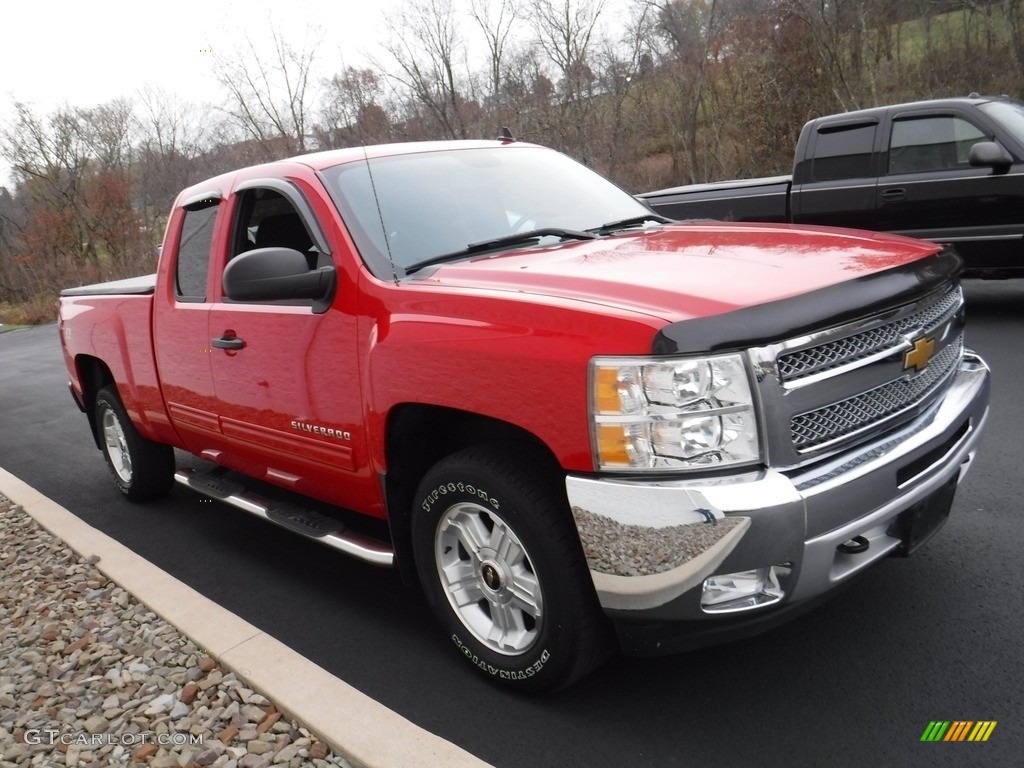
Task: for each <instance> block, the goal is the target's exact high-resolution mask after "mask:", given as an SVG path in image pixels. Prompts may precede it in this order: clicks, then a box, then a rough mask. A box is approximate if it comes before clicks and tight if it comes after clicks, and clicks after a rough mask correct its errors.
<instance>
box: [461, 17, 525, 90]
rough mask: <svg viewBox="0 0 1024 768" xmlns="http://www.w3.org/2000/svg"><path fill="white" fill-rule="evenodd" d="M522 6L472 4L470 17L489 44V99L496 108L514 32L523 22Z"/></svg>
mask: <svg viewBox="0 0 1024 768" xmlns="http://www.w3.org/2000/svg"><path fill="white" fill-rule="evenodd" d="M520 12H521V11H520V6H519V3H518V0H499V2H497V3H493V2H490V1H489V0H471V5H470V11H469V13H470V15H471V16H472V17H473V20H474V21H475V22H476V23H477V26H478V27H480V31H481V32H482V33H483V35H484V40H485V41H486V43H487V53H488V65H489V66H488V69H489V70H490V71H489V74H490V77H489V91H490V93H489V94H488V96H489V97H490V100H491V102H492V103H493V104H495V105H496V104H498V103H499V101H500V98H501V92H502V91H501V86H502V77H503V75H504V72H503V65H504V64H505V61H506V54H507V51H508V45H509V42H510V41H509V36H510V35H511V33H512V28H513V27H514V26H515V24H516V21H517V20H518V19H519V15H520Z"/></svg>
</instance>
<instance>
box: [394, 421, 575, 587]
mask: <svg viewBox="0 0 1024 768" xmlns="http://www.w3.org/2000/svg"><path fill="white" fill-rule="evenodd" d="M480 445H505V446H509V448H510V449H511V448H514V449H515V450H516V451H517V452H524V453H526V452H528V453H529V455H530V456H531V457H532V459H533V461H534V462H535V463H537V464H539V466H541V467H542V472H543V474H545V475H547V477H549V478H551V480H552V481H556V480H557V482H552V483H551V487H552V490H553V491H555V492H557V493H559V494H562V495H564V494H565V484H564V482H562V481H561V478H560V475H561V474H563V470H562V466H561V464H560V463H559V461H558V459H557V458H556V457H555V454H554V453H553V452H552V451H551V449H550V448H549V447H548V446H547V445H546V444H545V443H544V441H543V440H541V439H540V438H539V437H537V436H536V435H535V434H533V433H531V432H529V431H528V430H525V429H523V428H522V427H519V426H517V425H515V424H511V423H509V422H506V421H502V420H500V419H495V418H492V417H489V416H483V415H481V414H478V413H471V412H468V411H462V410H459V409H457V408H447V407H444V406H436V405H426V404H422V403H403V404H401V405H397V406H395V407H394V408H392V409H391V411H390V412H389V413H388V417H387V421H386V425H385V442H384V446H385V459H386V462H387V464H386V466H387V471H386V472H384V473H382V475H381V484H382V488H383V492H384V496H385V499H386V502H387V509H388V525H389V526H390V529H391V538H392V543H393V546H394V548H395V559H396V563H397V566H398V569H399V572H400V573H401V575H402V578H403V579H404V580H405V581H406V582H408V583H412V582H415V581H416V579H417V577H416V567H415V564H414V562H413V553H412V543H411V542H412V534H411V524H412V511H413V510H412V505H413V496H414V494H415V492H416V488H417V486H418V485H419V483H420V480H422V479H423V477H424V475H426V473H427V472H428V471H429V470H430V468H431V467H433V466H434V465H435V464H437V462H439V461H440V460H441V459H443V458H444V457H446V456H449V455H451V454H453V453H455V452H456V451H459V450H462V449H464V448H471V447H473V446H480ZM556 486H557V488H556Z"/></svg>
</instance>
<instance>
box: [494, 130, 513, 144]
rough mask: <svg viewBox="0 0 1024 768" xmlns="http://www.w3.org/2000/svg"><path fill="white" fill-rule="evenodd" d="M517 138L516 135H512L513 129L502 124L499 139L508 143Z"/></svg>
mask: <svg viewBox="0 0 1024 768" xmlns="http://www.w3.org/2000/svg"><path fill="white" fill-rule="evenodd" d="M515 140H516V137H515V136H513V135H512V131H510V130H509V129H508V126H507V125H503V126H501V130H500V131H498V141H501V142H504V143H505V144H508V143H510V142H513V141H515Z"/></svg>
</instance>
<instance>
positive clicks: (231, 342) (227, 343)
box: [210, 336, 245, 350]
mask: <svg viewBox="0 0 1024 768" xmlns="http://www.w3.org/2000/svg"><path fill="white" fill-rule="evenodd" d="M210 344H212V345H213V346H215V347H216V348H217V349H235V350H238V349H242V348H244V347H245V342H244V341H242V339H240V338H238V337H237V336H220V337H218V338H215V339H210Z"/></svg>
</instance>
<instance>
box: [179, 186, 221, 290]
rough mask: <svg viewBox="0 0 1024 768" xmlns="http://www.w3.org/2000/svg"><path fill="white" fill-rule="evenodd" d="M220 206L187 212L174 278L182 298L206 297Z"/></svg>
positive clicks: (182, 228) (182, 227)
mask: <svg viewBox="0 0 1024 768" xmlns="http://www.w3.org/2000/svg"><path fill="white" fill-rule="evenodd" d="M217 208H218V207H217V206H216V205H211V206H208V207H206V208H200V209H198V210H196V209H192V210H187V211H185V221H184V222H183V223H182V225H181V241H180V243H179V245H178V262H177V264H176V265H175V272H174V280H175V287H176V289H177V294H178V298H181V299H186V300H191V301H205V300H206V279H207V274H208V273H209V269H208V267H209V265H210V246H211V245H212V244H213V224H214V222H215V221H216V219H217Z"/></svg>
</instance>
